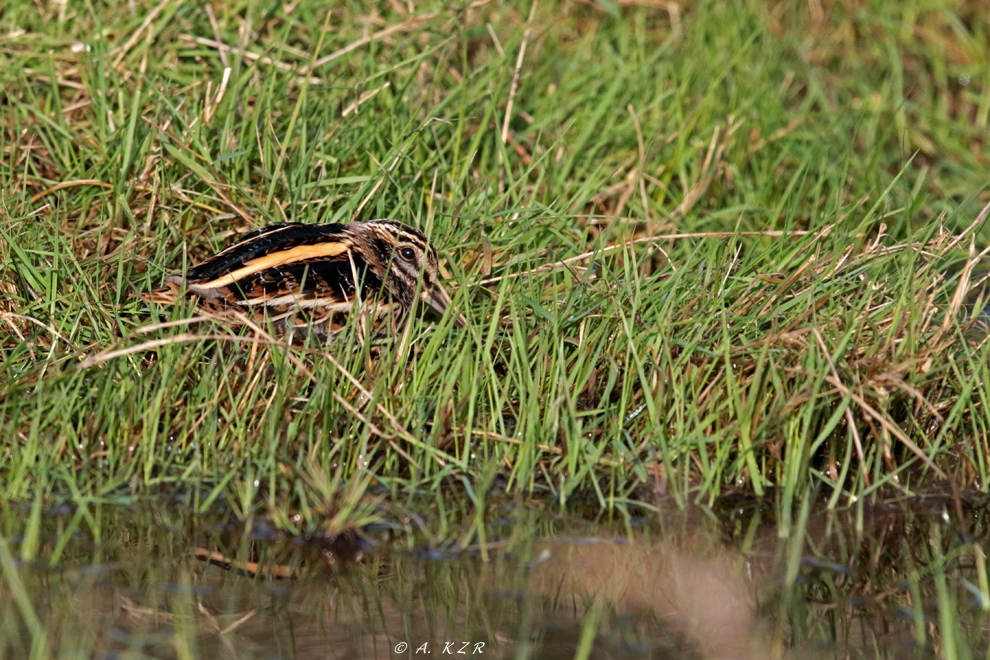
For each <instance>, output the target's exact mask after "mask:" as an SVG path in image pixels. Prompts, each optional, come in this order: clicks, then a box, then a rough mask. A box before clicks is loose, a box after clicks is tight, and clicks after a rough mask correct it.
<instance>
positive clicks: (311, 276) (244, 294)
mask: <svg viewBox="0 0 990 660" xmlns="http://www.w3.org/2000/svg"><path fill="white" fill-rule="evenodd" d="M417 291H419V295H418V298H419V300H420V301H422V302H424V303H426V305H428V306H429V307H430V308H432V309H433V310H435V311H436V312H438V313H439V314H441V315H442V314H444V312H446V311H447V309H448V308H450V307H451V305H450V297H449V296H448V295H447V292H446V291H445V290H444V289H443V287H442V286H441V285H440V279H439V265H438V263H437V253H436V250H435V249H434V248H433V246H432V245H430V243H429V241H428V240H427V239H426V236H424V235H423V233H422V232H420V231H418V230H416V229H413V228H412V227H409V226H408V225H404V224H402V223H400V222H398V221H396V220H368V221H365V222H349V223H346V224H322V225H306V224H297V223H283V224H278V225H272V226H270V227H265V228H264V229H259V230H257V231H254V232H251V233H250V234H248V235H246V236H244V237H243V238H241V239H240V240H239V241H237V242H236V243H233V244H231V245H229V246H228V247H226V248H224V249H223V250H222V251H220V252H218V253H217V254H216V255H214V256H213V257H210V258H209V259H207V260H206V261H204V262H203V263H201V264H199V265H198V266H196V267H194V268H192V269H190V270H189V272H188V273H186V274H185V275H183V274H182V273H176V274H173V275H169V276H168V277H166V278H165V287H163V288H161V289H158V290H156V291H154V292H152V293H151V294H150V295H148V296H146V298H147V299H148V300H150V301H153V302H156V303H160V304H175V303H177V302H179V301H180V300H182V298H183V295H184V296H186V297H192V298H196V299H197V307H198V308H199V309H201V310H202V311H204V312H207V313H212V314H219V315H227V316H229V317H231V318H232V319H236V315H235V314H231V312H234V311H239V312H243V313H245V314H246V315H247V316H248V317H255V318H256V319H257V320H261V321H262V322H264V320H265V319H267V320H268V321H270V322H272V323H273V325H274V327H275V329H276V330H277V331H278V332H279V333H286V332H291V333H292V334H293V335H302V334H305V333H307V332H315V333H317V334H318V335H324V336H327V337H332V336H334V335H336V334H338V333H339V332H340V331H341V330H342V329H343V328H344V327H345V326H346V325H347V323H348V317H349V316H350V315H351V314H354V313H355V312H357V313H358V314H360V316H359V318H358V319H356V321H357V322H358V323H359V324H361V325H362V326H363V327H365V328H367V329H369V330H370V332H371V334H385V333H388V332H390V331H394V330H395V329H396V328H397V327H398V325H399V324H400V323H401V321H402V320H403V319H404V318H405V316H406V315H407V314H408V313H409V311H410V309H411V308H412V306H413V304H414V302H415V301H416V299H417ZM466 322H467V321H466V319H465V318H464V316H462V315H458V316H457V319H456V324H457V325H458V326H463V325H465V323H466Z"/></svg>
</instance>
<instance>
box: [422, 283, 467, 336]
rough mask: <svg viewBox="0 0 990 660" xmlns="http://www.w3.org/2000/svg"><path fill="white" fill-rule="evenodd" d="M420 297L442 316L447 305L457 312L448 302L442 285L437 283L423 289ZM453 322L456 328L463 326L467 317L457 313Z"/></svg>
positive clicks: (448, 298) (448, 299)
mask: <svg viewBox="0 0 990 660" xmlns="http://www.w3.org/2000/svg"><path fill="white" fill-rule="evenodd" d="M422 298H423V302H425V303H426V304H427V305H429V306H430V307H431V308H432V309H434V310H435V311H436V312H437V313H438V314H440V315H441V316H443V313H444V312H446V311H447V308H448V307H450V308H451V309H452V310H453V311H454V312H455V313H456V312H457V310H454V309H453V307H452V306H451V304H450V296H448V295H447V292H446V291H444V289H443V287H442V286H440V285H439V284H438V285H436V286H432V287H429V288H427V289H425V290H424V291H423V295H422ZM454 324H455V325H457V327H458V328H463V327H464V326H466V325H467V317H465V316H464V315H463V314H457V318H456V319H455V320H454Z"/></svg>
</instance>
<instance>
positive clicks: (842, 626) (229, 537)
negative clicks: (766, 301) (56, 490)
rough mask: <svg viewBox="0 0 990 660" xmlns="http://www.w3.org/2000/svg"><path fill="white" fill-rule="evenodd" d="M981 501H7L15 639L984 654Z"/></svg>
mask: <svg viewBox="0 0 990 660" xmlns="http://www.w3.org/2000/svg"><path fill="white" fill-rule="evenodd" d="M966 516H967V520H966V521H965V524H964V525H962V526H960V525H959V524H958V523H954V522H953V520H952V516H951V515H950V514H949V511H948V508H947V507H946V506H945V505H944V503H943V502H940V501H935V502H932V503H928V504H925V505H923V506H915V507H914V508H913V509H912V510H910V511H906V510H905V509H904V508H903V507H895V506H885V507H879V506H875V507H872V508H859V509H856V510H852V511H844V512H831V513H829V512H821V513H811V514H810V515H809V517H808V520H807V523H806V525H805V526H804V527H801V528H798V529H796V530H792V531H787V528H785V527H784V526H781V525H780V524H778V523H777V522H775V521H772V520H769V519H768V516H767V515H766V513H765V512H762V513H761V512H760V511H759V510H747V509H746V508H737V509H736V510H730V509H723V510H721V511H720V512H719V513H718V514H717V515H716V514H715V513H713V512H711V511H706V510H693V511H690V512H686V513H685V512H680V511H674V512H670V513H666V514H656V513H651V514H646V515H643V516H642V517H641V518H637V519H632V520H625V521H623V520H619V521H610V522H600V523H590V522H588V521H585V520H580V519H576V518H572V517H567V516H560V515H551V514H549V513H546V512H542V513H541V512H538V511H535V510H534V508H530V507H516V508H515V509H514V513H512V514H511V515H509V516H508V517H506V518H503V519H499V520H493V521H492V522H491V524H490V525H489V527H487V528H486V530H485V535H484V537H485V543H484V544H482V543H480V542H479V541H478V538H477V535H471V536H469V537H468V538H467V539H465V538H464V536H467V535H465V534H462V535H461V537H460V538H457V539H455V540H445V539H437V538H427V536H426V535H424V534H417V533H411V532H409V531H407V530H404V529H399V528H393V529H387V528H386V527H382V528H379V529H369V530H363V531H362V532H360V533H357V534H354V535H347V536H345V537H338V538H333V539H328V538H321V537H313V536H312V535H311V536H309V537H306V538H299V537H290V536H286V535H284V534H280V533H276V532H275V531H274V530H272V529H271V528H270V527H269V526H267V525H266V524H264V523H263V522H262V521H257V520H256V521H254V522H253V523H252V524H251V525H250V527H249V528H245V526H244V525H243V524H241V523H238V522H236V521H235V519H233V517H232V516H226V517H225V516H218V517H215V518H212V519H211V520H210V521H209V522H204V520H203V518H193V517H192V516H189V515H185V514H183V513H181V512H178V511H168V512H163V511H162V510H161V508H160V507H159V508H156V507H151V506H147V505H146V504H145V505H142V503H140V502H131V503H128V504H127V505H126V506H125V505H103V506H100V507H96V508H91V509H89V510H88V511H87V513H86V514H85V515H83V514H80V513H79V510H78V509H73V508H70V507H66V508H64V509H62V510H53V511H49V512H47V513H46V514H45V515H44V516H43V524H42V532H41V534H40V535H39V536H38V537H34V538H30V537H29V538H26V537H25V536H24V535H23V534H22V533H21V532H19V531H18V530H19V528H20V529H23V528H24V525H25V522H26V518H27V517H28V511H27V510H24V509H21V508H19V507H17V506H14V505H9V504H8V505H5V506H4V509H3V520H2V522H3V527H2V529H3V535H4V538H5V547H6V552H4V553H3V558H2V559H3V561H2V563H3V566H2V570H3V579H0V657H4V658H19V657H29V655H30V654H31V653H32V650H33V651H34V653H36V654H37V653H41V652H43V653H44V655H53V656H63V657H100V658H118V657H119V658H149V657H153V658H212V659H217V660H219V659H220V658H443V657H451V658H453V657H462V658H466V657H469V656H474V657H485V658H547V659H555V658H575V657H578V658H630V659H632V658H773V657H778V658H822V657H828V658H831V657H843V658H846V657H890V658H902V657H903V658H916V657H933V658H934V657H950V655H954V657H969V656H971V655H981V656H982V655H985V654H986V652H987V648H988V646H987V637H988V635H987V632H986V630H987V629H988V627H990V616H988V614H987V613H986V610H988V609H990V602H987V599H986V598H984V595H985V590H986V575H987V573H986V563H985V557H984V554H983V543H984V541H985V536H984V535H982V532H981V531H980V530H982V529H984V526H983V524H982V519H981V514H980V513H979V510H978V509H977V510H975V512H974V510H972V509H971V510H969V511H967V512H966ZM964 527H965V529H964ZM94 529H97V530H98V534H94V533H93V530H94ZM782 530H783V533H782ZM457 531H458V532H463V531H464V530H457ZM25 556H30V557H31V559H30V560H28V561H22V560H20V559H18V558H19V557H25ZM949 652H951V653H949Z"/></svg>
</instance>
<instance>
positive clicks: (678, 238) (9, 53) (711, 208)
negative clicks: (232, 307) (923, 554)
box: [0, 0, 990, 538]
mask: <svg viewBox="0 0 990 660" xmlns="http://www.w3.org/2000/svg"><path fill="white" fill-rule="evenodd" d="M331 9H332V10H331V11H328V8H327V7H326V4H325V3H318V2H312V1H310V0H297V1H295V2H286V3H259V2H255V1H248V2H236V1H235V2H228V3H212V4H198V3H191V2H187V1H185V0H161V2H157V3H156V2H138V1H132V2H130V3H117V2H110V3H103V2H86V3H74V2H53V3H47V4H41V5H39V4H37V3H31V2H27V1H26V0H11V1H9V2H7V3H5V6H4V8H3V9H2V10H0V82H2V86H0V89H2V90H3V93H2V94H3V95H2V97H0V149H2V157H0V191H2V200H0V220H2V224H0V255H2V263H3V267H2V270H0V289H2V296H0V314H2V316H0V347H2V348H0V360H2V370H0V420H2V431H0V455H2V456H3V457H4V460H2V461H0V497H2V498H4V499H15V500H24V501H39V502H40V501H42V499H44V500H45V501H48V498H56V499H57V498H70V499H73V500H75V501H77V502H79V501H93V500H99V499H100V498H106V497H115V496H119V495H121V494H125V493H126V494H142V493H152V492H156V491H157V489H158V488H160V487H166V488H174V487H176V486H178V487H182V488H186V489H191V490H193V491H194V492H195V493H196V495H195V500H194V501H195V502H196V503H197V504H196V506H199V507H202V508H203V510H205V509H206V508H208V507H209V506H210V505H211V504H213V503H214V502H215V501H217V500H218V498H222V499H224V500H225V501H226V502H228V503H230V505H231V506H232V507H233V508H234V509H235V511H237V512H238V513H239V514H240V515H241V516H243V517H250V516H252V515H256V514H264V515H267V516H269V517H271V518H272V519H273V520H274V521H275V523H276V524H277V525H278V526H280V527H281V528H283V529H286V530H288V531H293V530H295V531H301V530H306V529H313V528H316V527H319V528H321V529H323V530H325V531H329V532H333V531H339V530H342V529H345V528H348V527H353V526H361V525H364V524H367V523H369V522H371V521H374V520H377V519H380V518H381V516H382V511H383V509H382V507H383V506H393V505H395V506H404V505H407V504H409V503H412V502H414V501H420V500H419V499H418V498H422V497H424V496H425V497H426V498H427V500H428V501H430V502H432V503H433V504H432V506H434V507H435V508H437V509H438V510H439V511H440V512H441V515H440V516H439V520H440V521H441V522H440V523H438V524H439V525H440V529H439V530H438V533H439V534H441V535H442V534H443V531H444V524H445V523H443V522H442V521H443V519H444V516H443V515H442V513H443V512H444V511H445V510H447V507H450V508H451V509H460V508H462V507H463V506H467V507H468V508H469V509H470V508H471V507H474V508H475V510H476V511H477V512H478V514H477V516H478V518H477V521H476V522H477V525H476V527H477V531H478V533H483V531H482V530H483V527H482V525H481V522H482V519H483V517H484V511H485V505H484V501H485V498H486V497H487V496H488V494H489V493H490V492H492V490H493V489H495V490H505V491H509V492H510V493H522V494H535V495H540V496H541V497H540V499H541V501H546V502H549V503H550V506H551V507H566V506H568V505H574V506H580V507H590V508H591V510H601V509H604V510H611V511H618V512H620V513H625V514H627V515H628V512H629V511H630V510H631V507H644V506H645V507H650V506H652V505H653V504H655V503H656V502H657V501H659V500H663V499H666V498H674V499H675V500H676V501H678V502H680V503H687V502H701V503H706V504H707V503H711V502H713V501H715V500H716V499H717V498H718V497H720V496H721V495H724V494H727V493H740V492H741V493H744V494H755V495H757V496H764V497H770V498H771V501H773V502H774V503H775V504H776V505H777V506H778V508H779V510H780V511H781V513H783V514H784V519H785V520H789V519H790V517H791V507H792V505H793V504H794V503H795V502H796V501H797V500H798V499H799V498H801V497H802V496H803V495H804V494H805V493H807V492H809V489H817V491H818V492H819V493H820V494H822V495H823V496H824V497H825V498H827V499H828V501H829V503H830V504H831V505H836V504H839V503H847V502H850V501H853V500H854V499H856V498H859V497H862V496H864V495H870V494H875V493H881V494H884V495H887V496H903V495H910V494H913V493H915V492H917V491H918V490H919V489H930V488H935V489H936V490H946V489H948V487H949V485H952V486H953V487H954V488H956V489H959V488H962V489H972V490H977V491H985V490H986V488H987V478H988V472H990V446H988V443H987V429H988V425H990V416H988V412H987V402H988V398H990V388H988V386H987V378H986V376H987V371H988V362H987V357H988V355H987V353H988V349H987V346H986V343H985V341H984V334H985V333H984V332H983V331H982V330H981V328H980V324H979V321H980V318H981V316H980V315H981V312H982V310H983V307H984V300H985V293H984V288H985V287H984V284H985V276H986V273H987V271H988V269H987V268H986V266H985V265H984V260H983V253H982V252H981V250H982V249H983V248H984V247H985V245H986V243H987V240H986V239H987V233H986V231H985V230H984V224H985V223H984V222H983V221H982V220H981V218H980V216H979V214H980V211H981V209H982V208H983V207H984V206H985V205H986V204H987V203H988V202H990V192H988V191H987V189H986V184H987V181H988V180H990V164H988V159H987V154H988V149H987V135H988V133H987V121H988V116H990V46H988V39H990V18H988V16H987V14H986V13H985V12H984V11H983V10H982V8H981V3H979V2H975V1H973V2H930V1H929V0H907V1H905V2H899V3H880V2H867V1H858V2H857V1H853V2H828V1H824V2H823V1H820V0H808V1H807V2H772V3H765V2H756V1H744V0H736V1H729V0H726V1H717V2H702V3H678V2H650V1H635V0H633V1H629V2H625V1H620V2H613V1H608V0H602V1H601V2H564V3H550V2H541V3H539V4H537V3H533V4H529V3H498V2H486V1H484V0H480V1H478V2H474V3H471V4H469V3H466V2H461V3H454V4H441V3H429V2H412V1H409V2H401V1H400V0H391V1H390V2H381V3H365V2H343V3H339V4H335V5H334V6H333V7H332V8H331ZM375 217H391V218H398V219H400V220H402V221H404V222H407V223H409V224H412V225H415V226H417V227H419V228H421V229H423V230H425V231H426V232H427V233H428V234H429V235H430V236H431V238H432V240H433V242H434V243H435V245H436V246H437V248H438V250H439V252H440V254H441V260H442V263H443V266H444V269H445V272H446V273H447V275H449V278H448V279H447V283H448V286H449V290H450V291H452V293H453V298H454V303H455V305H456V306H457V307H458V309H460V310H462V311H465V312H466V313H467V314H468V316H469V317H470V319H471V323H470V325H469V327H468V328H467V329H464V330H461V329H457V328H453V327H451V325H450V323H449V320H448V321H445V322H443V323H439V324H437V323H435V322H434V321H433V320H431V319H419V318H417V319H414V320H413V321H412V323H411V325H410V327H409V329H408V331H409V341H408V342H407V343H406V346H405V347H402V349H401V350H400V346H399V344H400V342H399V341H398V338H394V339H386V340H383V341H381V342H379V343H378V344H376V345H374V346H369V345H361V344H343V343H338V344H334V345H331V346H316V345H310V346H308V347H305V348H304V349H298V348H288V347H286V346H284V345H279V344H278V342H273V341H270V338H267V337H265V336H262V335H258V334H252V333H251V332H232V331H231V330H229V329H227V328H225V327H223V326H222V325H219V324H217V323H215V322H214V321H209V320H198V321H197V320H194V321H192V322H185V321H184V319H188V318H190V317H191V315H192V311H191V310H189V309H181V308H180V309H175V310H161V309H152V308H149V307H148V305H147V304H145V303H144V302H143V301H141V300H140V299H139V298H136V297H135V294H137V293H140V292H146V291H150V290H151V289H153V288H156V287H158V286H160V285H161V283H162V281H163V278H164V276H165V275H166V274H167V273H170V272H174V271H176V270H181V269H183V268H185V267H186V266H187V265H188V264H190V263H195V262H196V261H198V260H199V259H202V258H204V257H205V256H206V255H208V254H210V253H211V252H213V251H215V250H217V249H219V248H220V247H222V246H223V245H225V244H226V243H228V242H229V241H231V240H234V239H235V237H236V236H237V235H238V234H239V233H241V232H244V231H247V230H249V229H252V228H256V227H260V226H264V225H265V224H269V223H272V222H280V221H286V220H291V221H299V222H336V221H348V220H351V219H368V218H375ZM170 322H174V323H170ZM451 492H453V493H455V499H456V500H459V501H457V502H454V503H451V502H449V501H445V499H446V497H447V496H448V495H449V494H450V493H451ZM39 510H40V509H39ZM467 536H470V534H465V538H466V537H467Z"/></svg>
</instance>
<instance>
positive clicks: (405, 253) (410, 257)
mask: <svg viewBox="0 0 990 660" xmlns="http://www.w3.org/2000/svg"><path fill="white" fill-rule="evenodd" d="M399 256H400V257H402V258H403V259H405V260H406V261H415V260H416V250H414V249H412V248H411V247H404V248H399Z"/></svg>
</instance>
